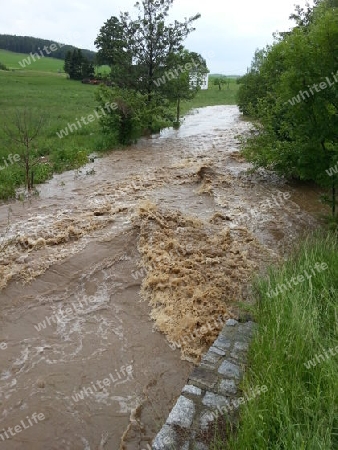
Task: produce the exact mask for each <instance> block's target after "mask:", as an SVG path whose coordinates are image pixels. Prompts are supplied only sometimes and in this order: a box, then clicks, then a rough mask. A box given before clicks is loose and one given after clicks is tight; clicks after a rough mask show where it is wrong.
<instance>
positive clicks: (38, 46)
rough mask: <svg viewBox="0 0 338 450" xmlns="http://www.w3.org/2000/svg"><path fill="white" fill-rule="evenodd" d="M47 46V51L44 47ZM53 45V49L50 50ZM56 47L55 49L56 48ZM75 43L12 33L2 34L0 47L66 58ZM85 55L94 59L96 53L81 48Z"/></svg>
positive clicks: (48, 56) (13, 50)
mask: <svg viewBox="0 0 338 450" xmlns="http://www.w3.org/2000/svg"><path fill="white" fill-rule="evenodd" d="M44 47H45V48H47V51H44V50H43V49H44ZM51 47H52V51H50V49H51ZM54 48H55V50H54ZM74 48H77V47H74V46H73V45H69V44H64V43H59V42H56V41H51V40H48V39H41V38H36V37H32V36H12V35H10V34H0V49H2V50H8V51H11V52H15V53H28V54H29V53H39V52H43V54H44V56H45V57H47V58H56V59H62V60H64V59H65V55H66V53H67V51H68V50H73V49H74ZM81 51H82V53H83V55H84V56H86V57H87V58H88V59H89V60H90V61H94V59H95V55H96V53H95V52H93V51H91V50H86V49H81Z"/></svg>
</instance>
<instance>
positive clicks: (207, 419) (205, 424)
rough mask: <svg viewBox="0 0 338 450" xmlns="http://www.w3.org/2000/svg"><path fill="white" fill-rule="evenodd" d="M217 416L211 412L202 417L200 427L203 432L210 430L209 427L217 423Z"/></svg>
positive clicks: (204, 413) (206, 412)
mask: <svg viewBox="0 0 338 450" xmlns="http://www.w3.org/2000/svg"><path fill="white" fill-rule="evenodd" d="M215 418H216V417H215V415H214V414H212V412H211V411H205V412H203V413H202V414H201V417H200V427H201V430H203V431H206V430H208V428H209V426H210V425H211V424H212V423H213V422H214V421H215Z"/></svg>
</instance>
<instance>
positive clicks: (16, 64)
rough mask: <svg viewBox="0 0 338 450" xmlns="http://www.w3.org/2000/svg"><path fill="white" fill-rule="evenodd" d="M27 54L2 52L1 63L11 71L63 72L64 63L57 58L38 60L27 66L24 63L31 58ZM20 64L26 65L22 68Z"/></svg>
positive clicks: (0, 52)
mask: <svg viewBox="0 0 338 450" xmlns="http://www.w3.org/2000/svg"><path fill="white" fill-rule="evenodd" d="M29 57H30V56H29V54H27V53H14V52H10V51H7V50H0V62H1V63H2V64H4V65H5V66H6V67H7V68H8V69H10V70H22V69H23V68H24V69H25V70H31V71H36V72H58V71H61V72H63V61H62V60H60V59H56V58H41V59H36V61H35V62H33V61H31V62H32V63H31V64H25V63H24V61H25V60H26V61H27V59H28V58H29ZM20 62H21V63H22V64H23V65H25V67H22V66H21V65H20Z"/></svg>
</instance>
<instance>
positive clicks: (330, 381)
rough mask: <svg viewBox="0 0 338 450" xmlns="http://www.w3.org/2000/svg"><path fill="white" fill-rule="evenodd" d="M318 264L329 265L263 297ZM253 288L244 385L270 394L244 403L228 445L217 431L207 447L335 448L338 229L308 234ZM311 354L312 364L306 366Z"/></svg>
mask: <svg viewBox="0 0 338 450" xmlns="http://www.w3.org/2000/svg"><path fill="white" fill-rule="evenodd" d="M323 262H324V263H326V264H327V266H328V268H327V270H323V271H320V272H318V271H316V270H315V272H316V275H313V276H312V278H311V279H310V280H308V279H306V280H305V281H304V282H302V283H299V284H298V285H297V286H293V287H292V288H291V289H287V290H284V292H283V293H281V294H279V295H277V296H271V295H270V297H269V296H268V292H269V291H270V290H271V289H276V288H277V286H278V285H282V284H286V283H287V282H288V281H290V280H291V279H292V277H297V276H298V275H301V274H303V273H304V271H305V270H307V272H308V274H311V268H314V267H315V264H316V263H323ZM255 290H256V295H257V303H256V307H255V308H256V309H255V314H256V321H257V322H258V324H259V330H258V333H257V335H256V337H255V338H254V340H253V342H252V345H251V347H250V350H249V366H248V370H247V373H246V375H245V379H244V382H243V389H244V391H247V392H249V390H250V387H253V386H256V385H263V384H265V385H267V386H268V392H267V393H265V394H262V395H260V396H258V397H256V399H255V400H253V401H251V402H248V403H247V404H245V405H244V406H243V409H242V410H241V420H240V425H239V428H238V431H237V434H232V437H231V438H230V440H229V442H228V443H225V442H221V440H220V439H218V438H217V437H216V439H215V442H214V444H213V447H212V448H213V449H228V450H235V449H236V450H247V449H250V450H251V449H252V450H265V449H269V450H274V449H276V450H277V449H278V450H281V449H283V450H293V449H294V450H305V449H306V450H328V449H332V450H333V449H337V448H338V395H337V394H338V378H337V369H338V305H337V302H338V243H337V234H331V235H329V236H326V237H322V236H317V237H311V238H309V239H307V240H306V242H305V243H304V244H302V245H301V247H300V249H299V250H298V251H297V253H296V254H295V255H294V256H293V257H291V258H290V259H289V260H288V261H287V262H286V263H285V264H284V265H283V266H282V267H276V268H273V269H271V270H270V272H269V276H268V277H267V278H264V279H263V278H261V279H259V280H258V281H257V282H256V284H255ZM270 292H271V291H270ZM329 349H333V353H335V355H334V356H333V355H332V354H330V352H329ZM334 349H336V350H337V351H335V350H334ZM325 352H326V353H325ZM318 355H323V356H322V357H320V356H318ZM309 360H313V361H314V362H315V364H314V367H313V365H310V367H309V368H307V366H309V364H308V361H309ZM318 360H319V362H318Z"/></svg>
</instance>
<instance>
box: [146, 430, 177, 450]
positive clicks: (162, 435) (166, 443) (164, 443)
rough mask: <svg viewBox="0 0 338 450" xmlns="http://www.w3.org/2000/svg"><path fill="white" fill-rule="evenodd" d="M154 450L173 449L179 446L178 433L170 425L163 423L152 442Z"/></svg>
mask: <svg viewBox="0 0 338 450" xmlns="http://www.w3.org/2000/svg"><path fill="white" fill-rule="evenodd" d="M151 448H152V450H172V449H173V448H178V446H177V434H176V432H175V431H174V430H173V429H172V428H171V427H170V426H168V425H163V427H162V429H161V430H160V432H159V433H158V434H157V436H156V437H155V439H154V441H153V443H152V447H151Z"/></svg>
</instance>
